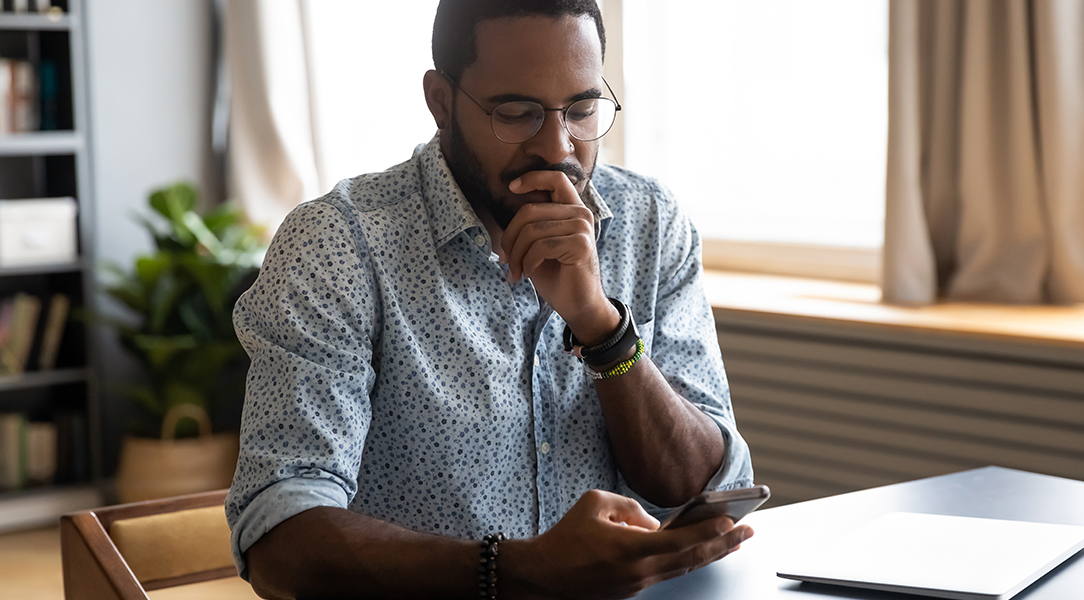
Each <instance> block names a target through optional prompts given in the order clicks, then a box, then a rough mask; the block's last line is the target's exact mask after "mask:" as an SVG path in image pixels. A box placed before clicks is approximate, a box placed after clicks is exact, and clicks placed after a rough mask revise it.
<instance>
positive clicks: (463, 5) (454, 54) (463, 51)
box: [433, 0, 606, 82]
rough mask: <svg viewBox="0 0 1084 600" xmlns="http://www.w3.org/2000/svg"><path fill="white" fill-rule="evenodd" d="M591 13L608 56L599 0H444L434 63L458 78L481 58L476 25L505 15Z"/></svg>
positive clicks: (437, 22) (436, 25) (435, 37)
mask: <svg viewBox="0 0 1084 600" xmlns="http://www.w3.org/2000/svg"><path fill="white" fill-rule="evenodd" d="M537 15H540V16H545V17H553V18H558V17H565V16H574V17H579V16H584V15H586V16H589V17H591V19H592V20H594V22H595V28H596V29H598V39H599V41H600V42H602V58H603V59H605V58H606V28H605V27H603V25H602V13H601V12H600V11H599V9H598V4H597V3H596V0H440V4H439V5H438V6H437V17H436V19H435V20H434V21H433V66H435V67H436V69H437V70H438V71H443V72H444V74H445V75H447V76H448V77H450V78H451V79H452V81H455V82H458V81H459V78H460V77H461V76H462V75H463V70H464V69H466V68H467V67H469V66H470V65H472V64H474V61H476V60H478V47H477V43H476V40H475V31H476V29H475V28H476V27H477V25H478V24H479V23H481V22H482V21H488V20H490V19H499V18H501V17H526V16H537Z"/></svg>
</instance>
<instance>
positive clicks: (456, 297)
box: [226, 0, 752, 598]
mask: <svg viewBox="0 0 1084 600" xmlns="http://www.w3.org/2000/svg"><path fill="white" fill-rule="evenodd" d="M604 44H605V33H604V30H603V28H602V22H601V17H600V15H599V13H598V8H597V6H596V4H595V1H594V0H565V1H553V0H550V1H543V0H514V1H513V0H443V2H442V3H441V5H440V7H439V8H438V11H437V18H436V22H435V25H434V33H433V55H434V63H435V67H436V69H435V70H433V71H429V72H428V73H426V74H425V76H424V91H425V98H426V101H427V103H428V105H429V109H430V111H431V112H432V114H433V117H434V119H435V121H436V124H437V126H438V128H439V133H438V134H437V137H435V138H434V139H433V141H432V142H430V143H429V144H428V145H426V146H424V147H423V148H419V150H417V151H416V152H415V155H414V157H413V158H412V159H411V160H409V161H407V162H406V163H403V164H401V165H399V166H396V167H393V168H392V169H390V170H388V171H385V172H384V173H380V174H373V175H364V176H361V177H358V178H355V179H352V180H348V181H344V182H341V183H339V184H338V185H337V186H336V188H335V189H334V190H333V191H332V192H331V193H329V194H328V195H327V196H325V197H323V198H321V199H319V200H316V201H314V202H310V203H306V204H303V205H302V206H300V207H299V208H298V209H296V210H295V211H294V212H293V213H292V214H291V215H290V217H288V218H287V220H286V221H285V223H284V224H283V225H282V226H281V228H280V229H279V231H278V233H277V234H276V236H275V240H274V242H273V243H272V245H271V247H270V249H269V251H268V254H267V258H266V260H265V264H264V267H263V269H262V271H261V273H260V277H259V280H258V281H257V282H256V284H255V285H254V286H253V287H252V289H251V290H250V291H249V292H248V293H247V294H246V295H245V296H244V297H243V298H242V300H241V301H240V302H239V304H238V306H237V308H236V311H235V316H234V320H235V323H236V326H237V330H238V332H239V335H240V337H241V339H242V341H243V343H244V344H245V347H246V349H247V350H248V352H249V354H250V355H251V356H252V361H253V362H252V367H251V370H250V373H249V380H248V393H247V397H246V404H245V414H244V422H243V426H242V431H241V447H242V451H241V457H240V460H239V462H238V468H237V473H236V477H235V480H234V485H233V488H232V490H231V492H230V496H229V499H228V500H227V505H226V508H227V514H228V516H229V520H230V524H231V527H232V529H233V544H234V551H235V556H236V559H237V562H238V567H239V569H240V570H241V573H242V574H243V575H244V576H245V577H247V578H248V579H249V581H251V582H252V584H253V587H254V588H255V590H256V591H257V592H258V593H260V594H261V595H264V596H267V597H294V596H323V597H332V596H333V597H342V596H354V597H379V598H390V597H403V598H459V597H463V598H468V597H478V596H479V593H481V595H482V597H494V596H497V597H501V598H517V597H518V598H526V597H530V598H575V597H615V598H616V597H627V596H630V595H633V594H635V593H636V592H637V591H638V590H640V589H642V588H643V587H645V586H647V585H650V584H652V583H655V582H657V581H660V580H662V579H666V578H669V577H674V576H677V575H680V574H683V573H686V572H688V571H690V570H692V569H695V568H697V567H700V566H702V565H705V564H707V563H709V562H712V561H714V560H717V559H719V558H721V557H722V556H724V555H726V554H727V553H729V552H731V551H733V550H735V549H737V548H738V546H739V544H740V543H741V541H742V540H744V539H746V538H748V536H750V535H751V534H752V532H751V530H750V529H749V528H748V527H744V526H742V527H734V524H733V523H732V522H731V521H730V520H729V519H727V518H725V517H721V518H717V519H712V520H708V521H703V522H700V523H697V524H694V525H690V526H687V527H682V528H677V529H673V530H661V531H659V530H657V528H658V521H657V520H656V519H655V518H654V517H652V516H651V515H650V514H649V513H648V512H647V511H645V508H644V507H646V508H647V509H649V510H655V509H656V508H657V507H667V506H676V505H678V504H680V503H682V502H683V501H685V500H687V499H688V498H690V497H692V496H693V495H695V494H697V493H699V492H700V491H702V490H704V489H725V488H736V487H747V486H749V485H751V484H752V469H751V467H750V464H749V457H748V449H747V447H746V446H745V443H744V441H743V440H742V439H741V437H740V436H739V435H738V433H737V430H736V429H735V427H734V421H733V415H732V413H731V411H730V402H729V393H728V390H727V385H726V379H725V374H724V372H723V369H722V363H721V360H720V357H719V351H718V346H717V343H716V341H715V333H714V327H713V322H712V319H711V312H710V309H709V307H708V305H707V302H706V301H705V299H704V295H703V292H702V290H701V287H700V283H699V278H700V271H701V266H700V257H699V253H700V245H699V239H698V238H697V236H696V233H695V231H694V230H693V229H692V227H691V225H690V224H689V222H688V220H687V219H686V218H685V217H684V216H682V215H681V214H680V213H679V212H678V211H677V207H676V205H675V204H674V201H673V200H672V199H671V198H670V197H669V195H668V194H667V193H666V192H665V191H664V190H662V189H660V188H659V187H658V186H657V184H655V183H654V182H652V181H650V180H648V179H645V178H643V177H640V176H637V175H635V174H633V173H630V172H628V171H625V170H622V169H618V168H614V167H607V166H598V167H597V168H596V165H595V161H596V158H597V155H598V148H599V142H598V138H599V137H601V136H602V135H603V134H605V133H606V131H607V130H608V129H609V126H610V124H611V123H612V120H613V114H612V113H614V112H616V110H617V102H616V99H615V98H613V97H612V94H611V92H610V91H609V89H608V85H607V84H606V83H605V82H604V80H603V78H602V60H603V55H604ZM383 93H386V94H388V95H389V100H388V101H389V102H394V101H395V99H394V98H395V93H394V92H391V91H389V90H384V91H383ZM609 298H613V299H614V300H610V299H609ZM566 326H567V331H566ZM566 340H567V343H566ZM566 345H568V346H573V347H574V348H573V350H574V354H570V353H567V352H566V351H565V346H566ZM577 355H580V356H577ZM581 356H582V357H583V360H584V361H585V362H583V363H581ZM648 357H650V358H648ZM598 377H604V378H601V379H600V378H598ZM633 498H638V499H639V502H638V501H637V500H634V499H633ZM498 532H500V533H502V534H504V535H505V536H507V537H508V538H509V539H508V540H507V541H500V540H499V539H497V538H493V537H487V538H486V540H485V541H481V542H480V540H482V539H483V536H487V534H496V533H498ZM480 549H481V551H482V552H483V554H481V555H480ZM498 550H499V554H498ZM497 556H499V558H497ZM493 568H495V569H496V570H495V571H494V572H493V573H492V574H491V573H490V570H491V569H493ZM487 569H489V570H487Z"/></svg>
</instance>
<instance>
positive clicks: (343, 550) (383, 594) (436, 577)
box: [246, 507, 478, 598]
mask: <svg viewBox="0 0 1084 600" xmlns="http://www.w3.org/2000/svg"><path fill="white" fill-rule="evenodd" d="M246 557H247V562H248V570H249V580H250V581H251V583H252V587H253V589H254V590H255V591H256V593H257V594H259V595H260V596H262V597H264V598H312V597H316V598H473V597H476V596H477V594H478V588H477V569H478V543H477V542H475V541H471V540H460V539H455V538H450V537H442V536H436V535H428V534H423V533H417V532H413V531H409V530H406V529H403V528H400V527H396V526H395V525H391V524H389V523H385V522H383V521H379V520H377V519H373V518H370V517H365V516H362V515H358V514H356V513H352V512H350V511H348V510H345V509H341V508H332V507H319V508H313V509H310V510H307V511H304V512H302V513H299V514H297V515H295V516H293V517H291V518H289V519H287V520H286V521H283V522H282V523H280V524H278V525H277V526H275V527H274V528H273V529H271V531H269V532H267V533H266V534H264V536H263V537H261V538H260V539H259V540H258V541H257V542H256V543H255V544H253V545H252V547H251V548H249V550H248V552H247V553H246Z"/></svg>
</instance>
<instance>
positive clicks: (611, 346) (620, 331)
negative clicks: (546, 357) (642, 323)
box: [564, 298, 640, 367]
mask: <svg viewBox="0 0 1084 600" xmlns="http://www.w3.org/2000/svg"><path fill="white" fill-rule="evenodd" d="M609 301H610V303H611V304H613V305H614V308H616V309H617V312H618V314H620V315H621V323H620V324H619V325H618V326H617V329H616V330H614V332H613V335H611V336H610V337H609V338H607V340H606V341H604V342H602V343H601V344H599V345H597V346H583V345H582V344H580V343H579V340H577V339H576V336H574V335H572V329H571V328H570V327H569V326H568V325H567V324H566V325H565V333H564V342H565V352H568V353H570V354H572V355H574V356H576V357H577V358H579V359H580V360H581V361H583V362H584V363H586V364H587V366H589V367H601V366H603V365H608V364H610V363H613V362H617V359H619V358H621V357H622V356H624V355H625V354H627V353H628V351H629V350H630V349H631V348H633V347H634V346H636V342H637V341H639V339H640V332H639V331H637V329H636V322H635V321H633V319H632V309H630V308H629V307H628V305H627V304H625V303H624V302H621V301H620V300H617V299H615V298H609Z"/></svg>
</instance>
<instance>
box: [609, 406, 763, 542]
mask: <svg viewBox="0 0 1084 600" xmlns="http://www.w3.org/2000/svg"><path fill="white" fill-rule="evenodd" d="M693 406H695V407H696V408H698V409H699V410H700V412H702V413H704V414H705V415H707V416H709V417H711V420H712V421H715V423H716V424H717V425H718V426H719V431H720V432H721V433H722V434H723V444H724V447H725V448H726V455H725V456H723V463H722V464H721V465H719V470H717V471H716V472H715V474H714V475H712V476H711V479H710V480H709V481H708V484H707V485H706V486H704V490H703V491H705V492H715V491H721V490H735V489H738V488H747V487H753V463H752V461H751V460H750V458H749V446H748V445H747V444H746V443H745V439H744V438H742V436H741V434H739V433H738V430H737V428H735V427H734V423H733V421H731V420H730V419H728V418H726V417H724V416H722V415H719V414H717V412H716V411H717V410H718V409H716V408H712V407H708V406H705V405H703V404H693ZM617 479H618V490H619V491H620V493H621V494H622V495H624V496H628V497H629V498H632V499H633V500H636V501H637V502H639V503H640V505H641V506H643V507H644V510H645V511H647V513H648V514H650V515H651V516H653V517H655V518H656V519H659V520H660V521H661V520H663V519H664V518H666V516H667V515H669V514H670V511H672V510H674V508H673V507H669V508H668V507H660V506H657V505H655V504H652V503H651V502H649V501H647V500H645V499H644V498H643V497H642V496H640V495H639V494H637V493H636V492H634V491H633V490H632V488H630V487H629V486H628V483H626V482H625V478H624V476H623V475H621V473H620V471H619V472H618V474H617Z"/></svg>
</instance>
